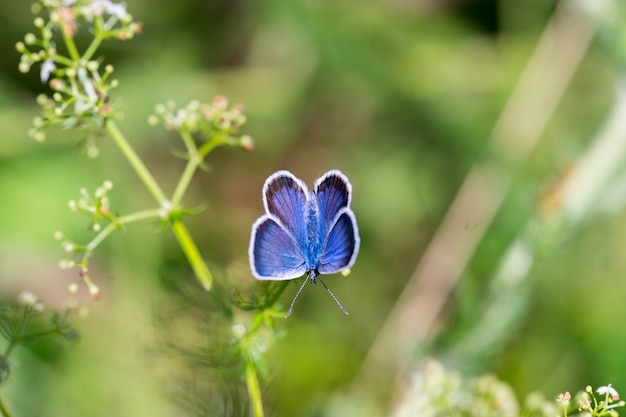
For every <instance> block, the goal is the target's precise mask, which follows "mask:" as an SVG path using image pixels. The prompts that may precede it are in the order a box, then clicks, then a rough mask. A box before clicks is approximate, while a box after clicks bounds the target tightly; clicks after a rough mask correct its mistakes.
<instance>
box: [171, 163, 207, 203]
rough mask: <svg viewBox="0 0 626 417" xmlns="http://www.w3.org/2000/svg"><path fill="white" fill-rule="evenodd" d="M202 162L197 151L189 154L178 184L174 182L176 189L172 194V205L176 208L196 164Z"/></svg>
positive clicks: (195, 168) (194, 171)
mask: <svg viewBox="0 0 626 417" xmlns="http://www.w3.org/2000/svg"><path fill="white" fill-rule="evenodd" d="M201 163H202V158H201V157H200V155H199V154H198V152H195V153H192V154H190V155H189V161H188V162H187V165H186V166H185V170H184V171H183V174H182V175H181V176H180V180H178V184H176V189H175V190H174V194H173V195H172V207H173V208H178V205H179V204H180V201H181V200H182V198H183V195H184V194H185V192H186V191H187V188H188V187H189V183H190V182H191V179H192V178H193V174H195V173H196V170H197V169H198V166H200V164H201Z"/></svg>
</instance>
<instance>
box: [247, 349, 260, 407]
mask: <svg viewBox="0 0 626 417" xmlns="http://www.w3.org/2000/svg"><path fill="white" fill-rule="evenodd" d="M246 385H247V386H248V395H249V396H250V401H251V402H252V411H253V412H254V416H255V417H263V415H264V414H263V398H262V397H261V388H260V386H259V378H258V376H257V372H256V369H255V368H254V363H253V362H252V361H248V362H247V363H246Z"/></svg>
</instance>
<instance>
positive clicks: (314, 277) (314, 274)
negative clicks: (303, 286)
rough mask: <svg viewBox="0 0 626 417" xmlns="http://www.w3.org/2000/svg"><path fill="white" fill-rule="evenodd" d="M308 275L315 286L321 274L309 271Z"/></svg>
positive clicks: (314, 270)
mask: <svg viewBox="0 0 626 417" xmlns="http://www.w3.org/2000/svg"><path fill="white" fill-rule="evenodd" d="M307 274H308V275H309V278H310V279H311V284H315V283H316V282H317V281H316V278H317V277H318V275H319V274H320V272H319V271H318V270H317V269H309V271H308V272H307Z"/></svg>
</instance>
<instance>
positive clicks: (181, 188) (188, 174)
mask: <svg viewBox="0 0 626 417" xmlns="http://www.w3.org/2000/svg"><path fill="white" fill-rule="evenodd" d="M181 136H182V138H183V142H184V143H185V146H186V147H187V151H188V152H189V161H188V162H187V166H185V170H184V171H183V174H182V175H181V177H180V180H178V184H177V185H176V189H175V190H174V194H173V196H172V207H178V204H180V200H181V199H182V198H183V195H184V194H185V191H187V188H188V187H189V183H190V182H191V179H192V178H193V174H195V172H196V170H197V169H198V167H199V166H200V164H201V163H202V161H204V157H205V156H207V155H208V154H209V153H210V152H211V151H212V150H213V149H215V148H216V147H217V146H218V145H219V144H220V143H221V140H222V139H221V138H222V136H221V135H217V136H214V137H213V138H212V139H211V140H209V141H208V142H206V143H205V144H204V145H202V146H201V147H200V149H197V148H196V145H195V144H194V143H193V138H192V137H191V135H190V134H189V132H182V133H181Z"/></svg>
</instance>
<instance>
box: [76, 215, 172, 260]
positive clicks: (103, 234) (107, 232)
mask: <svg viewBox="0 0 626 417" xmlns="http://www.w3.org/2000/svg"><path fill="white" fill-rule="evenodd" d="M160 216H161V212H160V209H150V210H142V211H138V212H136V213H132V214H129V215H126V216H122V217H120V218H119V219H116V220H115V221H114V222H113V223H109V224H108V225H107V226H106V227H105V228H104V229H102V231H101V232H100V233H98V234H97V235H96V237H94V238H93V240H92V241H91V242H89V243H88V244H87V249H88V250H90V251H92V250H94V249H95V248H96V247H97V246H98V245H99V244H100V243H102V241H103V240H104V239H105V238H106V237H107V236H108V235H110V234H111V233H112V232H113V231H114V230H115V229H117V228H118V227H120V226H123V225H125V224H129V223H133V222H136V221H140V220H147V219H156V218H159V217H160Z"/></svg>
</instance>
